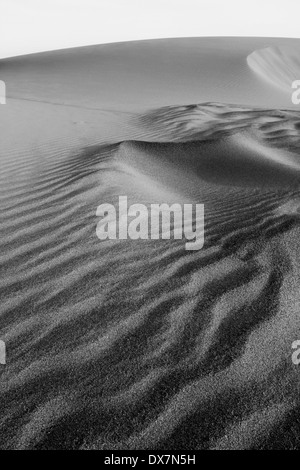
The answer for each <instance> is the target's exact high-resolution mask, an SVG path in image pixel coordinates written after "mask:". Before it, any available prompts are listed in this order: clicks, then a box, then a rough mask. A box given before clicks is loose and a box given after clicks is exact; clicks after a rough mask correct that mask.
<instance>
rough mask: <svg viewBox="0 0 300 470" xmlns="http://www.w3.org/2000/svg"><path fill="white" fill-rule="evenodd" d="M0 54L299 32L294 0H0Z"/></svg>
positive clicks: (299, 7) (299, 11)
mask: <svg viewBox="0 0 300 470" xmlns="http://www.w3.org/2000/svg"><path fill="white" fill-rule="evenodd" d="M0 7H1V9H0V18H1V28H0V58H1V57H10V56H15V55H21V54H29V53H32V52H40V51H47V50H54V49H63V48H68V47H77V46H85V45H90V44H103V43H109V42H120V41H131V40H138V39H153V38H169V37H192V36H264V37H294V38H295V37H300V26H299V24H300V23H299V21H300V0H0Z"/></svg>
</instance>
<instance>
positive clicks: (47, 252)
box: [0, 38, 300, 450]
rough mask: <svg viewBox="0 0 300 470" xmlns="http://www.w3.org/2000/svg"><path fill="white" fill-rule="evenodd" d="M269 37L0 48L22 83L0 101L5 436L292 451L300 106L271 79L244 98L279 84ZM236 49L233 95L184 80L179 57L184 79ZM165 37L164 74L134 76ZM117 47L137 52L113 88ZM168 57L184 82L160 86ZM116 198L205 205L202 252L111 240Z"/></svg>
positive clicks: (87, 445)
mask: <svg viewBox="0 0 300 470" xmlns="http://www.w3.org/2000/svg"><path fill="white" fill-rule="evenodd" d="M278 41H279V40H278ZM265 42H266V41H265V40H262V39H261V40H258V39H255V40H254V39H253V40H252V39H251V40H250V39H249V40H246V39H242V40H241V41H240V42H238V41H234V40H233V39H226V40H224V44H223V43H222V41H218V40H216V39H213V38H212V40H211V42H209V40H208V39H205V40H203V42H201V41H200V40H194V39H193V40H182V41H181V40H180V41H179V40H178V41H177V40H176V41H174V42H173V41H153V42H147V41H145V42H143V43H142V44H138V43H134V44H133V45H132V49H131V46H130V45H124V46H122V45H115V46H108V47H107V48H106V47H99V48H94V47H93V48H91V49H88V48H87V49H86V48H85V49H81V50H74V51H69V52H68V53H67V52H66V51H63V52H59V53H49V54H45V55H40V54H38V55H36V56H29V57H27V58H26V57H24V58H18V59H15V60H13V59H10V60H5V61H1V62H0V69H1V70H3V74H4V75H6V79H9V80H10V78H11V87H10V93H11V96H10V97H9V98H8V104H7V105H6V107H5V108H4V107H0V113H1V114H0V119H1V133H2V135H1V138H2V140H1V147H0V159H1V172H0V215H1V227H0V235H1V236H0V269H1V278H0V293H1V304H0V339H2V340H4V341H6V344H7V352H8V356H7V366H5V367H2V368H1V369H0V377H1V381H0V400H1V403H2V406H1V409H0V423H1V424H0V426H1V432H0V447H1V448H2V449H94V448H96V449H112V450H113V449H153V450H155V449H157V450H178V449H180V450H195V449H254V448H258V449H273V448H285V449H291V448H299V447H300V439H299V436H300V427H299V419H298V409H299V406H300V403H299V393H298V390H299V380H300V379H299V378H300V375H299V369H298V368H297V366H295V365H293V363H292V361H291V344H292V342H293V341H295V340H297V339H299V335H300V316H299V302H300V293H299V292H300V290H299V273H300V254H299V253H300V251H299V235H300V228H299V222H300V186H299V182H300V181H299V177H300V160H299V151H300V143H299V142H300V139H299V137H300V115H299V111H298V110H297V109H287V108H284V107H283V109H279V108H278V104H279V103H284V102H286V101H285V100H286V97H285V93H283V92H280V91H279V92H276V87H272V91H271V95H268V96H267V97H266V98H265V101H263V103H261V106H260V107H259V106H255V105H253V106H249V103H250V102H251V99H252V98H251V96H252V97H253V96H254V95H255V90H257V92H258V93H262V92H263V91H265V90H266V89H268V87H267V86H266V88H264V87H265V85H264V80H262V79H261V78H257V77H256V76H255V74H252V72H251V70H250V69H249V67H248V66H247V56H248V55H249V53H250V51H251V50H252V51H253V50H259V49H262V48H263V46H264V44H265ZM269 42H270V44H271V45H274V43H276V42H277V41H276V40H270V41H269ZM287 42H289V41H287ZM292 42H293V43H294V44H295V41H292ZM201 44H202V46H201ZM222 44H223V45H222ZM235 44H236V45H237V48H236V49H234V50H233V52H232V55H231V58H232V63H233V64H235V65H234V67H233V68H234V69H235V71H236V70H237V69H238V70H240V72H241V77H245V76H247V77H248V78H247V80H246V82H243V83H244V84H243V86H244V87H245V83H246V85H249V84H250V83H251V84H252V85H251V86H253V88H252V91H253V95H251V93H252V92H251V90H250V92H249V93H250V94H249V95H246V93H244V94H245V96H246V98H245V99H244V102H243V101H240V97H241V96H242V92H241V90H240V89H239V87H237V90H236V95H234V86H233V87H230V86H229V85H228V89H226V90H225V91H224V90H223V94H224V96H225V99H224V100H223V101H224V102H218V99H217V98H220V93H221V92H220V90H221V88H219V87H218V84H217V80H218V79H217V78H215V83H214V84H213V85H212V87H211V88H210V87H209V86H208V89H207V90H206V91H205V90H204V87H200V88H197V87H195V88H191V87H190V88H189V89H188V90H187V89H186V87H187V82H188V81H189V80H190V79H188V78H187V76H186V75H185V74H186V71H187V67H188V64H194V65H193V67H192V70H191V71H190V72H191V76H192V77H194V74H195V73H196V71H198V70H199V68H198V64H197V65H196V64H195V62H194V61H195V58H196V57H199V58H200V60H201V61H202V62H201V64H202V65H203V64H204V63H205V60H204V58H206V63H209V62H210V61H211V62H212V64H210V65H209V67H211V68H215V69H218V67H221V69H222V70H224V69H223V66H224V67H225V62H223V59H222V58H221V57H223V56H225V59H224V60H225V61H226V60H227V59H226V57H227V58H228V57H229V56H230V47H231V48H232V45H235ZM238 44H239V45H238ZM297 44H298V43H297ZM209 45H210V46H209ZM178 46H180V47H179V50H178V54H179V59H178V61H177V59H176V60H175V55H172V54H175V52H176V50H177V48H178ZM200 46H201V47H202V49H201V47H200ZM254 46H255V47H254ZM199 47H200V49H201V50H200V51H199V50H198V49H199ZM209 47H210V48H209ZM166 48H167V49H168V48H170V49H169V52H170V51H171V52H172V51H173V52H172V54H171V56H170V59H169V60H170V63H169V65H168V67H169V68H168V67H167V66H166V68H165V69H164V72H162V75H161V76H160V77H159V79H158V78H157V77H156V78H155V77H153V76H152V77H151V76H150V77H149V78H148V81H147V82H146V83H140V81H143V79H144V78H145V75H143V74H142V78H141V76H139V78H137V77H136V75H135V74H136V73H137V69H135V71H134V72H132V71H131V67H132V66H133V65H134V64H135V62H134V60H133V57H134V56H135V55H136V54H137V52H139V54H141V52H145V51H146V49H147V50H148V51H149V57H150V58H151V60H152V62H151V60H150V59H149V60H150V65H149V70H150V69H151V67H152V66H153V64H154V63H157V62H156V61H157V60H158V58H159V60H162V59H163V58H165V53H166ZM120 50H122V54H124V59H123V58H122V59H120V60H121V63H122V66H123V65H124V64H125V63H126V64H129V65H128V68H127V69H126V73H125V71H124V70H122V74H121V76H120V75H118V76H116V77H115V81H114V83H110V82H109V80H110V78H111V76H112V75H113V74H114V73H115V72H116V70H119V69H121V68H122V67H121V65H120V63H119V62H118V60H119V58H120V57H123V55H122V54H121V56H120ZM187 52H189V53H187ZM139 54H138V56H137V57H138V59H139V60H140V58H141V55H139ZM183 55H185V56H187V57H186V59H184V58H183ZM97 57H98V59H99V61H100V59H101V61H104V63H105V64H106V65H107V68H106V69H105V71H104V70H102V69H101V67H100V68H99V61H98V62H97ZM99 57H100V58H99ZM212 57H213V60H212V59H211V58H212ZM129 58H131V62H130V60H129ZM207 58H209V60H208V59H207ZM218 58H219V59H220V61H221V62H218ZM123 60H124V62H122V61H123ZM190 60H192V62H189V61H190ZM126 61H128V62H126ZM180 61H183V62H182V63H183V64H184V65H183V66H182V69H181V68H180V67H179V66H180ZM102 63H103V62H102ZM76 64H77V68H76V67H75V66H76ZM145 64H146V59H145V62H143V60H142V65H143V66H142V70H146V69H144V68H143V67H145V66H146V65H145ZM175 64H176V67H175ZM218 64H219V65H218ZM220 64H221V65H220ZM240 64H243V66H242V65H240ZM136 67H138V66H137V65H136ZM174 67H175V69H176V71H177V72H178V74H179V80H181V79H183V77H184V76H185V80H187V81H185V80H183V84H182V85H178V82H177V81H176V80H177V79H174V80H175V81H173V82H170V81H169V78H170V77H171V76H173V73H174V71H175V69H174ZM209 67H208V68H209ZM243 67H244V68H243ZM211 68H210V71H209V72H205V73H204V75H205V74H206V73H211V70H212V69H211ZM75 70H76V71H77V73H76V74H74V71H75ZM99 70H102V72H101V73H102V74H103V75H102V76H101V74H100V75H99ZM147 70H148V69H147ZM149 70H148V71H149ZM155 70H157V69H155ZM87 71H88V72H87ZM166 72H168V73H167V77H166V78H165V79H163V73H166ZM20 73H21V75H20ZM131 73H132V75H131ZM230 73H231V72H230ZM230 73H229V72H228V74H229V75H226V73H225V71H224V76H223V78H224V77H225V81H226V80H227V78H228V77H230ZM86 74H87V75H88V76H89V79H88V81H89V86H85V85H83V84H82V77H83V76H85V75H86ZM124 74H125V75H124ZM243 74H245V75H243ZM71 75H72V76H73V77H74V81H73V82H72V83H73V88H72V86H70V82H69V77H70V76H71ZM204 75H202V77H204ZM131 76H134V77H135V80H136V82H135V83H131V82H130V80H129V77H131ZM226 77H227V78H226ZM44 80H45V81H44ZM119 80H120V82H122V80H125V82H124V87H123V88H120V87H118V86H117V85H118V84H119ZM156 80H158V81H156ZM170 80H171V78H170ZM193 80H194V79H193ZM98 81H99V82H101V84H104V85H105V86H104V91H103V90H102V89H101V87H99V88H97V86H98V85H96V84H97V83H98ZM196 82H197V79H196V78H195V82H193V83H194V84H196ZM229 82H230V80H229V81H227V82H226V83H227V84H229ZM45 83H47V85H49V87H50V84H52V88H51V89H50V88H49V87H48V88H47V89H45V88H44V87H45ZM137 83H139V87H137V90H136V95H134V87H135V86H136V85H137ZM170 83H171V84H170ZM172 83H173V85H172ZM220 84H221V81H220ZM158 85H161V88H159V86H158ZM177 85H178V87H177ZM202 85H203V83H202ZM67 86H68V87H69V88H68V90H67ZM214 86H215V88H214V89H215V93H213V87H214ZM250 88H251V87H250ZM273 88H274V90H275V91H274V90H273ZM199 90H200V91H199ZM112 91H114V93H112ZM198 91H199V93H198ZM244 92H245V88H244ZM156 93H157V94H156ZM201 93H202V94H203V96H204V95H206V98H205V99H203V100H201V99H196V97H197V95H199V94H200V95H201ZM105 94H106V95H105ZM262 94H263V93H262ZM142 95H143V97H142V98H141V100H140V97H141V96H142ZM154 95H155V96H154ZM274 96H275V98H274V103H273V106H271V104H272V99H273V98H272V97H274ZM187 98H188V99H187ZM198 98H199V96H198ZM200 98H201V96H200ZM185 99H186V102H185V103H184V100H185ZM192 99H193V100H194V101H191V100H192ZM46 101H47V102H46ZM167 101H169V102H168V103H166V102H167ZM220 101H222V100H220ZM245 101H248V102H249V103H248V104H247V103H245ZM258 101H259V100H258ZM156 102H160V105H159V106H156V104H157V103H156ZM118 103H119V105H120V108H121V110H119V111H118V110H116V106H117V104H118ZM191 103H192V104H191ZM150 104H151V105H150ZM256 104H257V103H256ZM101 107H102V109H101ZM16 123H17V125H16ZM124 194H126V195H127V196H128V199H129V203H135V202H139V203H144V204H145V205H146V206H147V207H149V205H150V204H151V203H153V202H158V203H161V202H179V203H185V202H193V203H204V204H205V244H204V247H203V249H202V250H199V251H195V252H193V253H191V252H187V251H186V250H185V240H173V239H171V240H107V241H100V240H99V239H98V238H97V236H96V224H97V217H96V209H97V206H98V205H99V204H101V203H103V202H107V203H111V204H117V201H118V197H119V195H124Z"/></svg>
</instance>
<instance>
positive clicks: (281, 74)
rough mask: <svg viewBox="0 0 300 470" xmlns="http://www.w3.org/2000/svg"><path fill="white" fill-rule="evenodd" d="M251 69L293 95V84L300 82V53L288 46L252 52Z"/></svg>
mask: <svg viewBox="0 0 300 470" xmlns="http://www.w3.org/2000/svg"><path fill="white" fill-rule="evenodd" d="M247 63H248V65H249V67H250V68H251V69H252V70H254V72H255V73H257V74H258V75H259V76H261V77H262V78H263V79H264V80H266V81H267V82H269V83H272V84H273V85H275V86H277V87H278V88H279V89H281V90H283V91H285V92H287V93H289V94H291V89H292V83H293V82H294V81H295V80H300V79H299V77H300V51H299V49H296V48H292V47H287V46H273V47H267V48H265V49H261V50H257V51H254V52H252V53H251V54H250V55H249V56H248V57H247Z"/></svg>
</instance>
